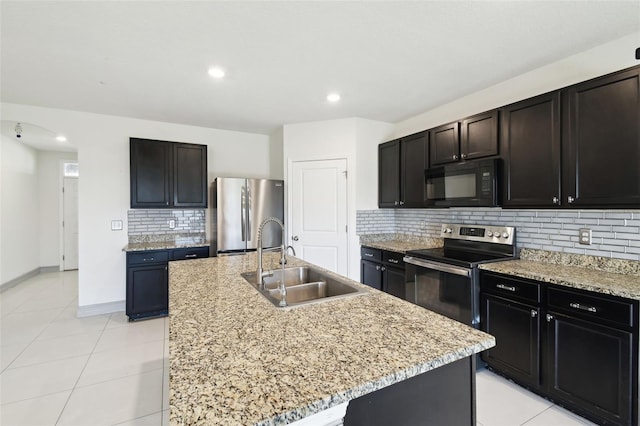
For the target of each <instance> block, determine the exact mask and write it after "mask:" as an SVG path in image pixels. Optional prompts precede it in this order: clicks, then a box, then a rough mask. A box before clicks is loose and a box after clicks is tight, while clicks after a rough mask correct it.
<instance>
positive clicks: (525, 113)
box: [500, 91, 562, 207]
mask: <svg viewBox="0 0 640 426" xmlns="http://www.w3.org/2000/svg"><path fill="white" fill-rule="evenodd" d="M560 114H561V108H560V92H558V91H556V92H552V93H547V94H544V95H540V96H536V97H535V98H531V99H527V100H524V101H521V102H517V103H515V104H512V105H508V106H506V107H504V108H502V109H501V111H500V117H501V120H500V121H501V136H500V152H501V153H502V158H503V159H504V161H503V164H504V170H503V177H504V178H503V191H504V194H503V197H502V200H503V205H504V206H505V207H530V206H535V207H554V206H559V205H560V199H561V195H562V194H561V192H560V189H561V188H560V184H561V182H560V166H561V165H560V137H561V133H562V132H561V128H560V125H561V122H560Z"/></svg>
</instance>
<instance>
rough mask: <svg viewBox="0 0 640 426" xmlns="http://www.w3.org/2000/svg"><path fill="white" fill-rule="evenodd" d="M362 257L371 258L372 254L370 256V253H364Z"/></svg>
mask: <svg viewBox="0 0 640 426" xmlns="http://www.w3.org/2000/svg"><path fill="white" fill-rule="evenodd" d="M364 255H365V256H367V257H373V254H371V253H365V254H364Z"/></svg>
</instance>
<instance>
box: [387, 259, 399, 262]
mask: <svg viewBox="0 0 640 426" xmlns="http://www.w3.org/2000/svg"><path fill="white" fill-rule="evenodd" d="M387 262H389V263H398V261H397V260H396V259H387Z"/></svg>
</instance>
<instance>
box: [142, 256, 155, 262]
mask: <svg viewBox="0 0 640 426" xmlns="http://www.w3.org/2000/svg"><path fill="white" fill-rule="evenodd" d="M154 260H155V259H154V258H153V257H149V258H146V257H145V258H144V259H142V261H143V262H153V261H154Z"/></svg>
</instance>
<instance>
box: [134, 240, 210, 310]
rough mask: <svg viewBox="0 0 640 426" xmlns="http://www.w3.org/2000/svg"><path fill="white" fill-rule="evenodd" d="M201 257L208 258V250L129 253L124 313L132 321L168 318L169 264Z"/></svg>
mask: <svg viewBox="0 0 640 426" xmlns="http://www.w3.org/2000/svg"><path fill="white" fill-rule="evenodd" d="M200 257H209V247H189V248H179V249H167V250H145V251H132V252H128V253H127V300H126V311H125V313H126V314H127V316H128V317H129V321H135V320H139V319H147V318H155V317H161V316H166V315H168V314H169V274H168V265H169V261H170V260H187V259H195V258H200Z"/></svg>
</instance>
